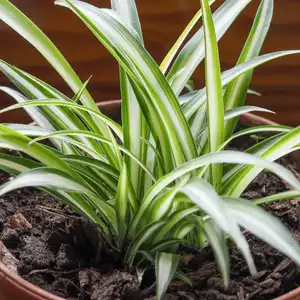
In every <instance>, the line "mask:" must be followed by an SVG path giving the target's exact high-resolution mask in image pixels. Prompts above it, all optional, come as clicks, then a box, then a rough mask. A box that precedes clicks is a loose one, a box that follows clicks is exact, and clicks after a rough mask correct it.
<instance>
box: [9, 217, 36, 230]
mask: <svg viewBox="0 0 300 300" xmlns="http://www.w3.org/2000/svg"><path fill="white" fill-rule="evenodd" d="M7 222H8V224H9V225H10V227H11V228H13V229H18V230H26V229H31V228H32V225H31V224H30V223H29V222H28V221H27V219H26V218H25V217H24V216H23V215H22V214H21V213H18V214H15V215H13V216H10V217H9V218H8V219H7Z"/></svg>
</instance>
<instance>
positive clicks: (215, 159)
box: [129, 151, 300, 236]
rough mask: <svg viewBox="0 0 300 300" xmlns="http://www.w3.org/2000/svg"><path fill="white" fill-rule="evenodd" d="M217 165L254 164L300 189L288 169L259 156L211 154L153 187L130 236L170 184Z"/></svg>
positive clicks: (186, 165)
mask: <svg viewBox="0 0 300 300" xmlns="http://www.w3.org/2000/svg"><path fill="white" fill-rule="evenodd" d="M216 163H228V164H243V165H244V164H250V165H251V164H253V165H256V166H259V167H260V168H265V169H268V170H270V171H271V172H274V173H275V174H276V175H278V176H279V177H281V178H282V179H283V180H285V181H286V182H288V183H289V184H290V185H291V186H292V187H294V188H296V189H299V188H300V183H299V181H298V180H297V179H296V178H295V176H294V175H293V174H292V173H291V172H290V171H289V170H287V169H286V168H284V167H282V166H280V165H279V164H277V163H274V162H269V161H266V160H264V159H261V158H259V157H257V156H254V155H251V154H248V153H242V152H239V151H222V152H217V153H210V154H207V155H203V156H201V157H199V158H196V159H193V160H191V161H189V162H186V163H185V164H183V165H182V166H180V167H178V168H177V169H175V170H174V171H173V172H171V173H170V174H167V175H165V176H163V177H162V178H160V179H159V180H158V181H157V182H156V183H154V184H153V186H152V187H151V188H150V189H149V191H148V192H147V194H146V195H145V197H144V198H143V200H142V203H141V206H140V208H139V211H138V212H137V214H136V215H135V216H134V218H133V220H132V222H131V224H130V228H129V236H131V235H132V234H133V232H134V229H135V228H137V226H138V224H139V223H140V222H141V220H142V219H143V217H144V214H145V212H146V210H147V208H148V207H149V206H150V205H151V201H152V200H153V199H154V198H155V197H156V196H157V195H158V194H159V193H160V192H161V191H162V190H163V189H164V188H166V187H167V186H168V185H169V184H170V183H172V182H173V181H175V180H176V179H177V178H179V177H181V176H183V175H185V174H187V173H189V172H191V171H193V170H196V169H198V168H200V167H203V166H209V165H210V164H216ZM202 171H203V170H201V172H199V174H198V175H199V177H200V176H202V175H203V174H202Z"/></svg>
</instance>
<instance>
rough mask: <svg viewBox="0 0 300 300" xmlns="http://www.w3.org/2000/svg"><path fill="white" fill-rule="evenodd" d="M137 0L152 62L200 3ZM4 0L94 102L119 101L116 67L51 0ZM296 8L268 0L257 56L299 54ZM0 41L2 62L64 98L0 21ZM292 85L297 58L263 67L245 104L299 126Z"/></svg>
mask: <svg viewBox="0 0 300 300" xmlns="http://www.w3.org/2000/svg"><path fill="white" fill-rule="evenodd" d="M136 1H137V5H138V8H139V11H140V15H141V21H142V27H143V31H144V36H145V40H146V47H147V49H148V50H149V52H150V53H151V54H152V55H153V56H154V58H155V59H156V60H157V61H158V62H161V60H162V58H163V56H164V55H165V54H166V53H167V52H168V49H169V48H170V47H171V45H172V44H173V43H174V41H175V40H176V37H177V36H178V34H179V33H180V32H181V31H182V30H183V28H184V27H185V26H186V24H187V22H188V21H189V20H190V18H191V17H192V16H193V14H194V13H195V12H196V10H197V9H198V8H199V2H200V1H199V0H151V1H150V0H136ZM237 1H238V0H237ZM11 2H12V3H14V4H15V5H17V6H18V7H19V8H20V9H21V10H22V11H23V12H25V13H26V14H27V15H28V16H29V17H30V18H31V19H32V20H33V21H34V22H35V23H36V24H37V25H38V26H39V27H40V28H41V29H42V30H43V31H44V32H45V33H46V34H47V35H48V36H49V37H50V39H52V40H53V41H54V42H55V44H56V45H57V46H58V47H59V49H60V50H61V51H62V53H63V54H64V55H65V57H66V58H67V59H68V60H69V61H70V62H71V64H72V66H73V67H74V69H75V71H76V72H78V74H79V75H80V77H81V79H82V80H83V81H84V80H86V79H87V78H88V77H89V76H90V75H93V77H92V80H91V82H90V84H89V90H90V92H91V93H92V95H93V96H94V98H95V99H96V101H105V100H109V99H118V98H119V86H118V68H117V64H116V63H115V61H114V60H113V59H112V57H110V55H109V54H108V53H107V51H106V50H105V49H104V48H103V47H102V46H101V45H100V44H99V43H98V41H97V40H96V39H95V38H94V37H93V35H92V34H91V33H90V32H89V31H88V29H87V28H86V27H85V26H84V25H83V24H82V23H81V22H80V21H79V20H78V19H77V18H76V17H75V16H74V15H73V14H72V13H71V12H70V11H69V10H67V9H65V8H62V7H56V6H54V4H53V2H54V1H53V0H11ZM88 2H90V3H93V4H97V5H100V4H101V5H107V3H108V1H105V0H101V1H99V0H90V1H88ZM216 2H223V1H221V0H219V1H216ZM259 2H260V1H258V0H253V1H252V3H251V4H250V5H249V6H248V8H246V9H245V11H244V12H243V13H242V14H241V15H240V16H239V18H238V19H237V21H236V22H235V24H234V25H233V26H232V28H231V29H230V30H229V31H228V33H227V34H226V35H225V36H224V38H223V39H222V40H221V43H220V54H221V63H222V69H223V70H225V69H228V68H230V67H232V66H234V64H235V62H236V60H237V58H238V56H239V52H240V51H241V48H242V45H243V43H244V41H245V39H246V36H247V33H248V32H249V29H250V27H251V24H252V18H253V16H254V14H255V10H256V8H257V6H258V4H259ZM299 11H300V0H276V1H275V14H274V19H273V23H272V27H271V31H270V34H269V36H268V38H267V40H266V43H265V45H264V48H263V52H264V53H267V52H271V51H277V50H282V49H300V19H299ZM0 44H1V48H0V57H1V58H2V59H4V60H6V61H7V62H9V63H11V64H14V65H16V66H18V67H19V68H21V69H24V70H26V71H28V72H30V73H32V74H34V75H36V76H38V77H40V78H42V79H43V80H45V81H47V82H48V83H50V84H52V85H54V86H55V87H56V88H58V89H60V90H61V91H63V92H66V93H67V94H69V95H71V94H70V91H69V90H68V88H67V87H66V85H65V84H64V83H63V81H62V80H61V79H60V77H59V76H58V75H57V74H56V72H55V71H54V70H53V69H51V67H49V65H48V64H47V62H46V61H45V60H44V58H43V57H42V56H41V55H40V54H39V53H38V52H37V51H36V50H35V49H34V48H33V47H32V46H31V45H29V44H28V43H27V42H26V41H24V40H23V39H22V38H20V37H19V36H18V35H17V34H16V33H14V32H13V31H12V30H11V29H10V28H8V27H7V26H5V25H4V24H3V23H0ZM203 76H204V74H203V68H200V69H199V70H198V71H197V73H196V74H195V76H194V79H195V81H196V83H197V86H198V87H201V86H203ZM299 83H300V55H299V56H293V57H287V58H281V59H280V60H277V61H276V62H272V63H268V64H266V65H265V66H263V67H259V68H258V69H257V71H256V72H255V75H254V77H253V81H252V85H251V87H252V88H253V89H255V90H257V91H259V92H261V93H262V94H263V96H262V97H255V96H249V97H248V103H251V104H256V105H260V106H264V107H267V108H269V109H272V110H275V111H276V112H277V115H276V116H271V118H272V119H273V120H276V121H278V122H280V123H284V124H291V125H298V124H299V123H300V117H299V113H300V84H299ZM0 84H1V85H8V80H7V79H6V78H5V77H4V76H3V75H0ZM0 99H1V100H0V107H5V106H7V105H9V104H11V103H13V102H12V100H11V99H9V98H7V97H6V96H4V95H2V94H1V98H0ZM0 120H1V121H2V122H7V121H8V120H10V121H12V120H13V121H15V122H21V121H24V120H25V119H24V114H22V113H21V112H18V113H16V112H13V113H10V114H4V115H0ZM27 120H28V119H27Z"/></svg>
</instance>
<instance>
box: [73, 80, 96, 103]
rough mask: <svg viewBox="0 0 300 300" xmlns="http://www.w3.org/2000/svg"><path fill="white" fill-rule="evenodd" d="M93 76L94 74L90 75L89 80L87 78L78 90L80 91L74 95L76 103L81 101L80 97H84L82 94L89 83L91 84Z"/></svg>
mask: <svg viewBox="0 0 300 300" xmlns="http://www.w3.org/2000/svg"><path fill="white" fill-rule="evenodd" d="M91 78H92V76H90V77H89V78H88V80H86V81H85V82H84V83H83V85H82V87H81V88H80V90H78V92H77V93H76V94H75V95H74V96H73V98H72V100H73V101H74V102H75V103H77V102H79V101H80V98H81V97H82V94H83V93H84V91H85V90H86V88H87V85H88V84H89V82H90V80H91Z"/></svg>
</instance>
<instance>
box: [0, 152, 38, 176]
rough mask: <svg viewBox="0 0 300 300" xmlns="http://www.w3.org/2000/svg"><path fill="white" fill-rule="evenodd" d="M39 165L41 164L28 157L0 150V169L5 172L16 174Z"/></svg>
mask: <svg viewBox="0 0 300 300" xmlns="http://www.w3.org/2000/svg"><path fill="white" fill-rule="evenodd" d="M40 166H41V164H39V163H38V162H35V161H32V160H30V159H27V158H23V157H19V156H14V155H9V154H6V153H1V152H0V170H3V171H5V172H7V173H10V174H13V175H18V174H20V173H22V172H25V171H28V170H30V169H33V168H37V167H40Z"/></svg>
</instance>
